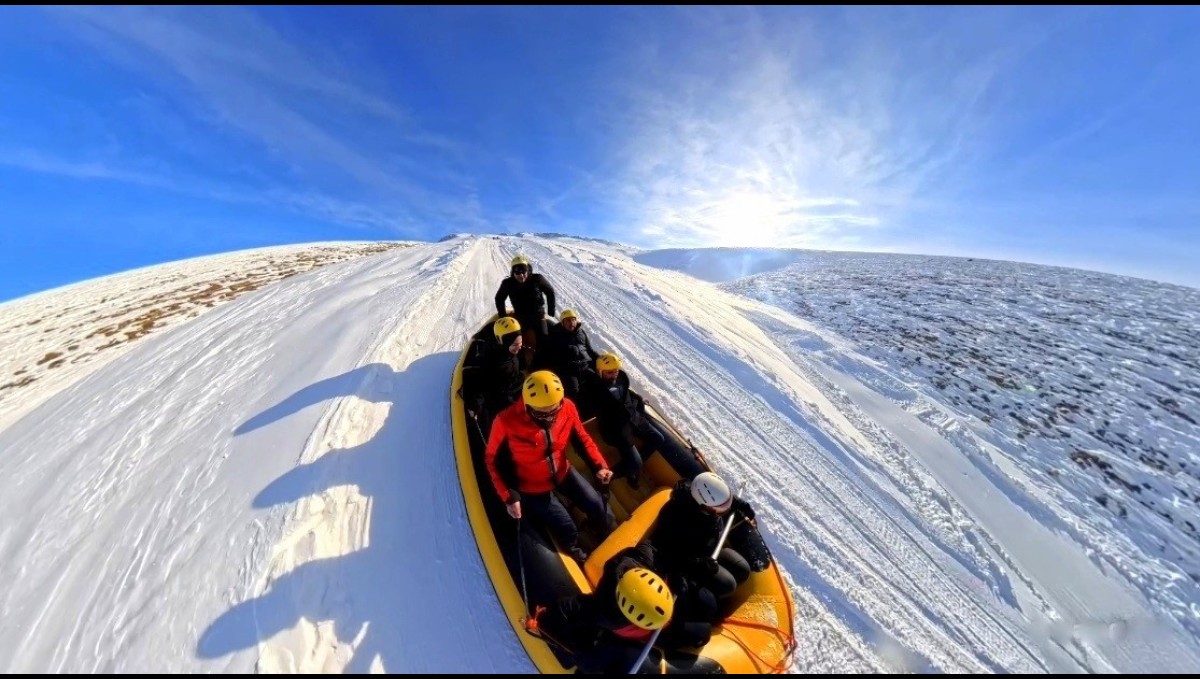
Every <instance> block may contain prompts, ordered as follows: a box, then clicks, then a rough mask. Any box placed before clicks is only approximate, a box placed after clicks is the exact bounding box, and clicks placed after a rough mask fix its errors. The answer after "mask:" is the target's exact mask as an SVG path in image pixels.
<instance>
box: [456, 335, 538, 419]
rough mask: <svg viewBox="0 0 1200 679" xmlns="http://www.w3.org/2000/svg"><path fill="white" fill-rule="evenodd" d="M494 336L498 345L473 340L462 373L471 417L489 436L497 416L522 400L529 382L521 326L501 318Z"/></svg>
mask: <svg viewBox="0 0 1200 679" xmlns="http://www.w3.org/2000/svg"><path fill="white" fill-rule="evenodd" d="M492 334H493V336H495V338H496V341H495V342H489V341H486V340H483V339H479V338H477V339H475V340H473V341H472V343H471V348H470V349H469V350H468V353H467V358H466V360H465V361H463V371H462V376H463V385H462V397H463V401H464V402H465V404H466V408H467V416H468V417H470V418H473V419H476V420H477V421H478V422H479V424H480V427H481V428H482V431H483V433H484V435H485V436H486V435H487V432H488V431H489V430H490V428H491V422H492V420H493V419H494V418H495V417H496V415H497V414H498V413H499V412H500V411H501V410H504V409H505V408H507V407H508V406H510V405H512V404H513V403H516V402H517V401H518V400H520V398H521V384H522V383H523V382H524V381H525V376H524V374H523V373H522V368H523V367H524V366H523V365H522V364H521V346H522V340H521V324H520V323H518V322H517V321H516V319H514V318H499V319H497V320H496V322H495V323H493V324H492Z"/></svg>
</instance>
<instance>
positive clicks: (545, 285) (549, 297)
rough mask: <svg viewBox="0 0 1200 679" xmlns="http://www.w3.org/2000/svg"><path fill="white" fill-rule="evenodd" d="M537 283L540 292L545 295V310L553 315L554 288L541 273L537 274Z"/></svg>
mask: <svg viewBox="0 0 1200 679" xmlns="http://www.w3.org/2000/svg"><path fill="white" fill-rule="evenodd" d="M538 285H540V286H541V288H542V292H543V293H545V295H546V311H547V313H549V314H550V315H551V316H553V315H554V309H555V306H554V288H553V286H551V285H550V282H549V281H547V280H546V277H545V276H542V275H541V274H538Z"/></svg>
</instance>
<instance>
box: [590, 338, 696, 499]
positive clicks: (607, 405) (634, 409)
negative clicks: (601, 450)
mask: <svg viewBox="0 0 1200 679" xmlns="http://www.w3.org/2000/svg"><path fill="white" fill-rule="evenodd" d="M596 373H597V376H598V378H597V379H593V380H591V381H590V382H588V383H587V386H586V387H584V389H583V391H584V394H585V396H586V398H585V399H584V400H585V401H586V402H587V403H589V404H590V405H591V406H592V407H593V408H594V409H595V412H596V419H597V420H598V421H599V427H600V437H601V438H603V439H604V442H605V443H607V444H608V445H610V446H612V447H613V448H616V449H617V451H618V452H619V453H621V463H620V465H618V467H617V469H614V470H613V473H614V474H616V475H618V476H623V477H624V478H625V479H626V480H627V481H628V482H629V485H631V486H633V487H634V488H637V487H638V473H639V472H640V471H641V468H642V463H643V462H644V461H645V460H646V458H648V457H650V456H651V455H653V454H654V453H655V452H659V453H661V454H662V455H663V457H664V458H665V459H666V461H667V462H668V463H669V464H670V465H671V466H672V467H674V468H675V471H677V472H679V475H680V476H682V477H683V478H685V479H690V478H692V477H693V476H695V475H696V474H699V473H700V472H702V471H704V468H703V467H701V466H700V464H699V463H698V462H697V461H696V458H695V456H693V455H692V454H691V453H689V452H688V451H686V450H684V449H683V448H682V447H681V446H680V445H679V442H678V441H676V439H675V437H673V436H671V435H669V434H668V433H667V432H666V431H665V430H664V429H662V428H661V427H660V426H659V425H658V424H657V423H656V422H655V421H654V420H653V418H651V417H650V416H649V415H647V414H646V402H645V400H644V399H643V398H642V397H641V396H640V395H639V394H637V393H636V392H634V391H633V390H632V389H630V388H629V375H627V374H626V373H625V371H624V370H622V369H621V359H620V358H618V357H617V355H616V354H614V353H611V352H609V353H605V354H601V355H600V358H598V359H596ZM634 436H639V437H641V439H642V447H641V449H639V448H638V447H637V445H636V442H635V441H634Z"/></svg>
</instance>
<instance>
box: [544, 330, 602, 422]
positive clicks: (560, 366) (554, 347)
mask: <svg viewBox="0 0 1200 679" xmlns="http://www.w3.org/2000/svg"><path fill="white" fill-rule="evenodd" d="M549 343H550V352H549V353H550V356H549V358H550V365H551V369H552V370H554V372H555V374H557V375H558V378H559V379H561V380H562V383H563V387H564V388H565V389H566V390H567V398H569V399H571V400H573V401H575V404H576V406H579V407H580V409H581V410H583V411H588V410H589V408H586V407H584V406H582V405H581V404H580V403H579V386H580V379H581V378H583V380H584V382H587V381H588V377H593V378H594V377H595V374H596V373H595V372H594V371H593V370H592V366H593V365H594V364H595V361H596V359H597V358H600V354H598V353H596V350H595V349H593V348H592V340H591V338H590V337H588V334H587V330H585V329H584V328H583V322H582V321H580V320H579V316H578V314H576V313H575V310H574V309H566V310H564V311H563V312H562V314H560V315H559V322H558V325H556V326H554V328H552V329H551V330H550V342H549Z"/></svg>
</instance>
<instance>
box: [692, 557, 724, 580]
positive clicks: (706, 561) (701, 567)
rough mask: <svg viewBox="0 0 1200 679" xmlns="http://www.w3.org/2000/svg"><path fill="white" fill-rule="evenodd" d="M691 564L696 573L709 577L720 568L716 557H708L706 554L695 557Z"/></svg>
mask: <svg viewBox="0 0 1200 679" xmlns="http://www.w3.org/2000/svg"><path fill="white" fill-rule="evenodd" d="M692 565H693V566H694V567H695V569H696V572H697V573H704V574H706V575H708V576H710V577H711V576H715V575H716V574H717V571H718V570H720V568H721V565H720V564H718V563H717V560H716V559H710V558H709V557H707V556H700V557H696V558H695V559H694V560H693V562H692Z"/></svg>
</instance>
